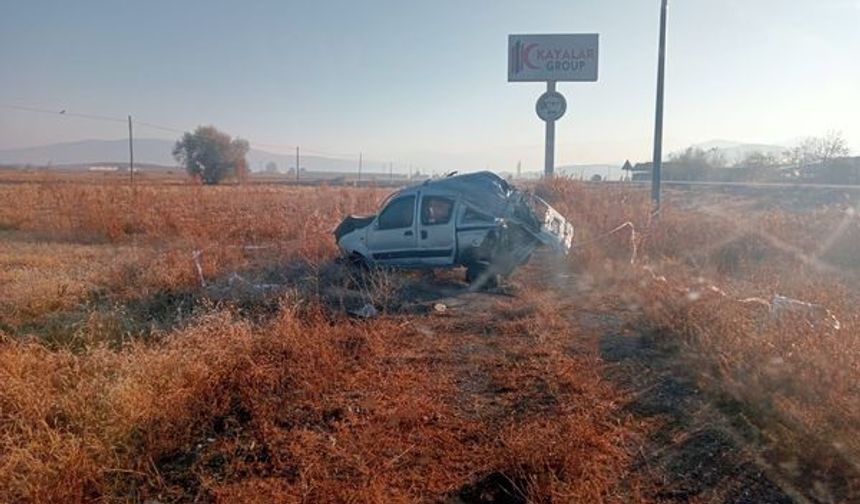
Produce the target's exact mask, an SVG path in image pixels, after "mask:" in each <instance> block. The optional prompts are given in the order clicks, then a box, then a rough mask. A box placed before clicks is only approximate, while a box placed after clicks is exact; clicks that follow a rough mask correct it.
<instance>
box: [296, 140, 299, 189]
mask: <svg viewBox="0 0 860 504" xmlns="http://www.w3.org/2000/svg"><path fill="white" fill-rule="evenodd" d="M298 181H299V148H298V147H296V182H298Z"/></svg>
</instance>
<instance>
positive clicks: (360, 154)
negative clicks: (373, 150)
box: [356, 152, 362, 185]
mask: <svg viewBox="0 0 860 504" xmlns="http://www.w3.org/2000/svg"><path fill="white" fill-rule="evenodd" d="M361 156H362V153H361V152H359V153H358V183H357V184H356V185H361V161H362V160H361Z"/></svg>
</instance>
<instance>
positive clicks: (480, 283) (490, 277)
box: [466, 263, 499, 290]
mask: <svg viewBox="0 0 860 504" xmlns="http://www.w3.org/2000/svg"><path fill="white" fill-rule="evenodd" d="M466 282H467V283H468V284H469V288H470V289H472V290H481V289H494V288H496V287H497V286H498V285H499V275H498V274H496V273H493V272H492V271H490V268H489V265H487V264H482V263H472V264H470V265H468V266H466Z"/></svg>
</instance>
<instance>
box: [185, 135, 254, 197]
mask: <svg viewBox="0 0 860 504" xmlns="http://www.w3.org/2000/svg"><path fill="white" fill-rule="evenodd" d="M249 148H250V146H249V145H248V142H247V141H246V140H242V139H241V138H230V135H228V134H226V133H223V132H221V131H218V129H216V128H215V127H214V126H199V127H198V128H197V129H196V130H194V133H185V134H184V135H182V138H180V139H179V140H178V141H177V142H176V145H175V146H174V147H173V157H174V158H176V160H177V161H178V162H179V163H180V164H181V165H183V166H184V167H185V170H186V171H187V172H188V174H189V175H191V176H193V177H200V179H201V180H202V181H203V182H204V183H205V184H217V183H219V182H221V181H222V180H224V179H225V178H228V177H237V178H239V179H240V180H241V179H243V178H244V177H245V174H246V173H247V171H248V162H247V161H246V160H245V155H246V154H248V149H249Z"/></svg>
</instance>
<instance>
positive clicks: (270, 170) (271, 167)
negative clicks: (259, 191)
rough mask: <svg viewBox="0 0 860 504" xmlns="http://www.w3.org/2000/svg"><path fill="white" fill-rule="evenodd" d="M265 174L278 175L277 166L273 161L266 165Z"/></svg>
mask: <svg viewBox="0 0 860 504" xmlns="http://www.w3.org/2000/svg"><path fill="white" fill-rule="evenodd" d="M266 173H278V165H277V163H275V162H274V161H269V162H268V163H266Z"/></svg>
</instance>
